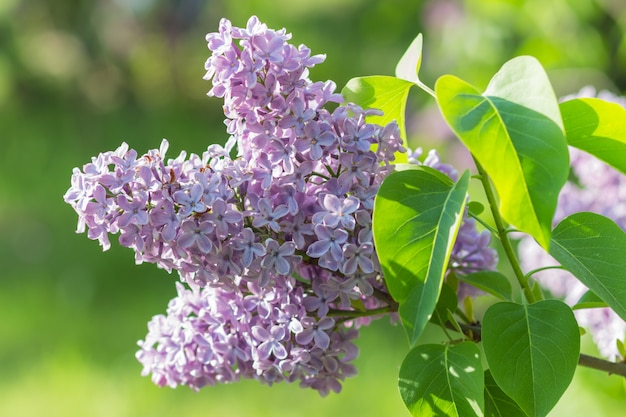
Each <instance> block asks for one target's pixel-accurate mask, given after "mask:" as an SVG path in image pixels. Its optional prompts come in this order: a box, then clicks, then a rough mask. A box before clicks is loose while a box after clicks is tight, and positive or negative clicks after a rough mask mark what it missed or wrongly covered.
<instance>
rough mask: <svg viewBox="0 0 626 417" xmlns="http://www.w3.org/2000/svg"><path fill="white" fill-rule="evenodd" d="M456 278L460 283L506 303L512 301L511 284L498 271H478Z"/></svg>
mask: <svg viewBox="0 0 626 417" xmlns="http://www.w3.org/2000/svg"><path fill="white" fill-rule="evenodd" d="M456 276H457V278H458V279H459V280H460V281H463V282H466V283H468V284H470V285H473V286H474V287H476V288H478V289H481V290H483V291H485V292H487V293H489V294H491V295H493V296H495V297H498V298H500V299H503V300H507V301H511V300H512V299H513V289H512V288H511V282H510V281H509V279H508V278H507V277H506V276H505V275H503V274H502V273H500V272H498V271H480V272H474V273H471V274H466V275H463V274H457V275H456Z"/></svg>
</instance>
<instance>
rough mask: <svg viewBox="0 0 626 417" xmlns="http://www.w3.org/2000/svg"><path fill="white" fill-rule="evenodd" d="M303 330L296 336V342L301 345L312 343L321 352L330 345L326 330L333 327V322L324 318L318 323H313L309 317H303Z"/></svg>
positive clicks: (328, 318) (313, 320)
mask: <svg viewBox="0 0 626 417" xmlns="http://www.w3.org/2000/svg"><path fill="white" fill-rule="evenodd" d="M302 325H303V326H304V330H303V331H302V332H300V333H298V334H297V335H296V340H297V341H298V343H301V344H308V343H311V341H313V342H314V343H315V346H317V347H318V348H320V349H322V350H326V349H328V345H329V344H330V336H329V335H328V333H327V332H326V330H331V329H332V328H333V327H334V326H335V320H333V319H332V318H330V317H324V318H323V319H321V320H320V321H315V319H313V318H311V317H305V318H304V319H303V320H302Z"/></svg>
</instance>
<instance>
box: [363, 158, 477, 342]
mask: <svg viewBox="0 0 626 417" xmlns="http://www.w3.org/2000/svg"><path fill="white" fill-rule="evenodd" d="M468 185H469V172H467V171H466V172H465V173H464V174H463V176H462V177H461V179H460V180H459V181H458V182H457V183H456V184H455V183H453V182H452V181H451V180H450V179H449V178H448V177H446V176H445V175H443V174H442V173H440V172H439V171H436V170H434V169H431V168H428V167H420V169H416V170H408V171H401V172H394V173H392V174H391V175H389V176H388V177H387V178H386V179H385V180H384V181H383V183H382V184H381V186H380V189H379V191H378V194H377V196H376V200H375V203H374V214H373V219H372V223H373V224H372V230H373V234H374V242H375V245H376V253H377V255H378V258H379V260H380V264H381V266H382V269H383V273H384V277H385V282H386V284H387V288H388V289H389V293H390V294H391V296H392V297H393V298H394V299H395V300H396V301H398V302H399V303H400V309H399V313H400V318H401V319H402V323H403V324H404V327H405V329H406V331H407V334H408V336H409V340H410V341H411V344H414V343H415V342H416V341H417V338H418V337H419V335H420V334H421V333H422V331H423V330H424V327H425V326H426V323H428V320H430V317H431V315H432V313H433V310H434V308H435V305H436V304H437V299H438V297H439V292H440V290H441V285H442V283H443V278H444V274H445V271H446V267H447V265H448V260H449V259H450V254H451V252H452V247H453V246H454V241H455V239H456V235H457V232H458V229H459V227H460V225H461V220H462V217H463V210H464V208H465V201H466V197H467V188H468Z"/></svg>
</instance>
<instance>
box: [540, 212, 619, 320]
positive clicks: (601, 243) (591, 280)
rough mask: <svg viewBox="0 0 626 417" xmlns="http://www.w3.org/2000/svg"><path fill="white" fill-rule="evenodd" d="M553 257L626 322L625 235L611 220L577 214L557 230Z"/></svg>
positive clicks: (554, 237)
mask: <svg viewBox="0 0 626 417" xmlns="http://www.w3.org/2000/svg"><path fill="white" fill-rule="evenodd" d="M552 243H553V244H552V247H551V249H550V255H552V256H553V257H554V258H555V259H556V260H557V261H559V262H560V263H561V264H562V265H563V266H564V267H565V268H566V269H567V270H569V271H570V272H571V273H572V274H574V275H575V276H576V278H578V279H579V280H580V281H581V282H582V283H583V284H585V285H586V286H587V287H589V288H590V289H591V291H593V292H594V293H595V294H597V296H598V297H600V298H601V299H602V300H604V301H605V302H606V303H607V304H608V305H609V306H610V307H611V308H612V309H613V310H614V311H615V312H616V313H617V314H618V315H619V316H620V317H621V318H623V319H625V320H626V257H625V256H624V253H626V234H625V233H624V231H623V230H622V229H621V228H620V227H619V226H618V225H617V224H615V222H613V221H612V220H610V219H607V218H606V217H604V216H601V215H599V214H595V213H576V214H573V215H571V216H569V217H566V218H565V219H563V220H562V221H561V222H560V223H559V224H558V225H557V227H556V228H555V229H554V233H553V236H552Z"/></svg>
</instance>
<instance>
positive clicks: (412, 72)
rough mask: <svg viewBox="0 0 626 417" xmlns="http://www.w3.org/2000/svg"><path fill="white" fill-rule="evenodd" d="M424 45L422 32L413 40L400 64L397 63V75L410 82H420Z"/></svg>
mask: <svg viewBox="0 0 626 417" xmlns="http://www.w3.org/2000/svg"><path fill="white" fill-rule="evenodd" d="M422 45H423V38H422V34H421V33H420V34H419V35H417V37H416V38H415V39H414V40H413V42H411V45H410V46H409V48H408V49H407V50H406V52H405V53H404V55H402V58H400V61H399V62H398V65H396V77H398V78H400V79H402V80H407V81H409V82H412V83H415V84H419V83H420V79H419V75H418V74H419V72H420V67H421V65H422Z"/></svg>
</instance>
